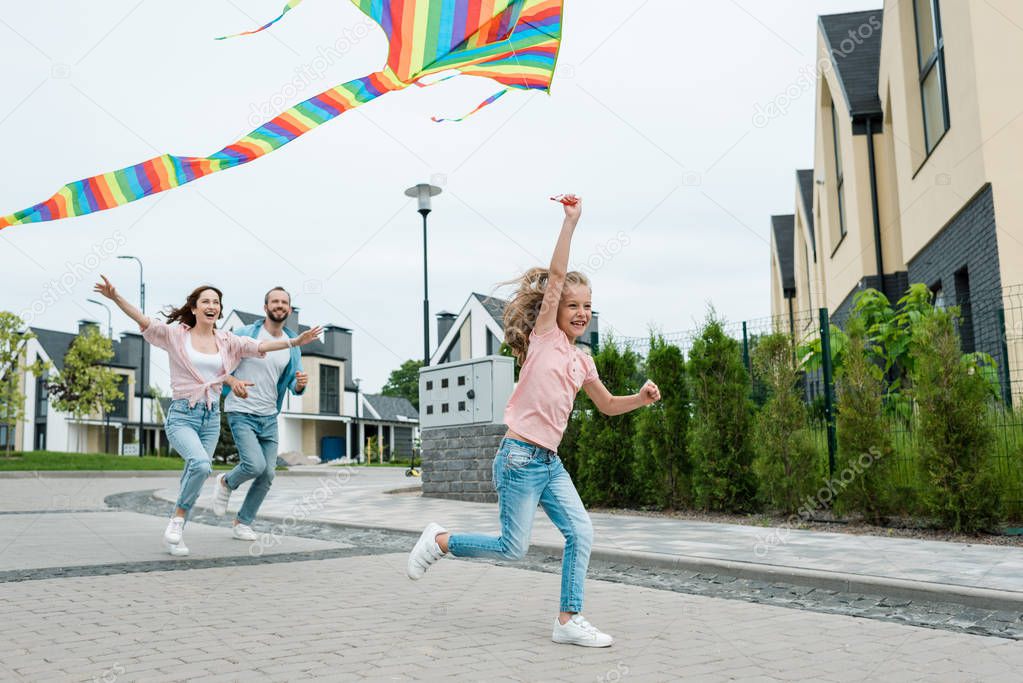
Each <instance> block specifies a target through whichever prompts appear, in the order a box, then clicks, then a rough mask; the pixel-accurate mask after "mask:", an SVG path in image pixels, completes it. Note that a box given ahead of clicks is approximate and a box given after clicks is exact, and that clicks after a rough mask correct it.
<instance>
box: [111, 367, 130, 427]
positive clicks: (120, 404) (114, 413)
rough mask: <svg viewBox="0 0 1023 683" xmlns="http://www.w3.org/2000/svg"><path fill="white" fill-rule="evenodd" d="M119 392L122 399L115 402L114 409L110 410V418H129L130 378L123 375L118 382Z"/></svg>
mask: <svg viewBox="0 0 1023 683" xmlns="http://www.w3.org/2000/svg"><path fill="white" fill-rule="evenodd" d="M117 390H118V391H119V392H121V398H119V399H117V400H116V401H114V407H113V408H111V409H110V417H123V418H125V419H127V418H128V376H127V375H121V379H120V380H119V381H118V382H117Z"/></svg>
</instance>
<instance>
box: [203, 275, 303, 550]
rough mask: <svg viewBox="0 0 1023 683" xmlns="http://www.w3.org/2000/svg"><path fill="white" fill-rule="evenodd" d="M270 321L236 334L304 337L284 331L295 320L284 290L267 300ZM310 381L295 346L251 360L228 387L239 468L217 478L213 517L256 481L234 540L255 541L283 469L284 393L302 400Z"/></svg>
mask: <svg viewBox="0 0 1023 683" xmlns="http://www.w3.org/2000/svg"><path fill="white" fill-rule="evenodd" d="M263 310H264V311H265V312H266V318H264V319H263V320H257V321H256V322H254V323H253V324H251V325H247V326H245V327H242V328H240V329H237V330H235V331H234V333H235V334H236V335H238V336H240V337H252V338H254V339H257V340H263V339H281V338H282V337H284V336H287V337H288V338H291V339H294V338H295V337H297V336H298V335H297V334H296V333H295V332H294V331H292V330H289V329H288V328H287V327H285V326H284V321H286V320H287V319H288V316H289V315H291V310H292V309H291V295H290V294H288V292H287V291H286V290H285V289H284V288H283V287H274V288H273V289H271V290H270V291H269V292H267V293H266V296H264V297H263ZM308 382H309V377H308V375H306V373H304V372H302V354H301V352H300V351H299V350H298V347H296V346H293V347H291V348H288V349H284V350H282V351H272V352H270V353H268V354H266V357H265V358H246V359H244V360H243V361H242V363H241V365H239V366H238V369H237V370H236V371H235V372H234V376H233V377H231V378H229V380H228V382H226V383H225V386H224V395H225V396H227V398H226V400H225V401H224V412H226V413H227V423H228V424H229V425H230V426H231V434H232V435H233V436H234V443H235V445H236V446H237V447H238V459H239V462H238V465H237V466H236V467H235V468H234V469H233V470H231V471H230V472H228V473H227V474H220V475H218V476H217V480H216V484H215V487H214V488H215V493H214V496H213V513H214V514H216V515H223V514H225V513H226V512H227V503H228V500H229V499H230V497H231V492H232V491H234V490H235V489H237V488H238V487H239V486H241V485H242V484H243V483H244V482H246V481H248V480H250V479H252V480H253V482H252V486H251V487H250V488H249V492H248V494H247V495H246V496H245V502H244V503H242V507H241V509H240V510H239V511H238V516H237V517H236V518H235V520H234V537H235V538H237V539H240V540H243V541H255V540H256V539H257V536H256V533H255V532H254V531H253V530H252V526H251V525H252V520H253V519H255V517H256V513H257V512H258V511H259V506H260V505H262V504H263V499H264V498H266V493H267V491H269V490H270V485H271V484H272V483H273V480H274V470H275V468H276V467H277V445H278V438H277V415H278V413H280V412H281V405H282V404H283V403H284V393H285V392H286V391H288V390H290V391H291V393H293V394H296V395H300V394H302V392H304V391H305V388H306V384H308Z"/></svg>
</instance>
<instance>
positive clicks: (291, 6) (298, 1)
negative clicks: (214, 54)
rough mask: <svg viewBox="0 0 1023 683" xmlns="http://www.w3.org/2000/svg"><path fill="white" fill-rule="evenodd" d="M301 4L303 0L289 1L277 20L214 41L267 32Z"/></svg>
mask: <svg viewBox="0 0 1023 683" xmlns="http://www.w3.org/2000/svg"><path fill="white" fill-rule="evenodd" d="M300 4H302V0H288V4H287V5H285V6H284V10H283V11H282V12H281V13H280V15H278V16H277V18H276V19H273V20H271V21H270V22H268V23H266V24H263V25H262V26H260V27H259V28H256V29H253V30H251V31H243V32H241V33H235V34H232V35H229V36H220V37H219V38H214V40H227V39H228V38H237V37H239V36H251V35H253V34H255V33H259V32H260V31H265V30H266V29H268V28H270V27H271V26H273V25H274V24H276V23H277V22H278V21H280V20H281V19H283V18H284V15H285V14H287V13H288V12H290V11H291V10H293V9H295V8H296V7H298V6H299V5H300Z"/></svg>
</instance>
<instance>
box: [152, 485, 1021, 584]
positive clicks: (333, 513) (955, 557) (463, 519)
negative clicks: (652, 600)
mask: <svg viewBox="0 0 1023 683" xmlns="http://www.w3.org/2000/svg"><path fill="white" fill-rule="evenodd" d="M414 483H415V482H414V480H410V479H408V478H406V477H405V476H404V472H403V470H400V469H395V470H389V469H378V468H372V469H368V468H358V467H355V468H343V469H338V468H333V469H328V468H324V469H323V474H322V476H320V477H308V476H304V477H279V478H278V479H277V481H275V483H274V486H273V488H272V489H271V491H270V494H269V495H268V496H267V499H266V502H265V503H264V505H263V508H262V513H263V514H264V515H265V516H268V517H274V518H278V519H283V518H288V519H300V520H303V521H323V522H331V523H338V524H354V525H365V526H377V527H381V528H388V529H397V530H404V531H420V530H421V529H422V528H423V526H425V524H426V522H428V521H431V520H435V521H438V522H441V523H442V524H444V525H445V526H446V527H447V528H448V529H451V530H463V531H469V530H471V531H478V532H482V533H493V534H495V535H496V534H497V533H498V532H499V524H498V519H497V508H496V506H495V505H492V504H484V503H466V502H461V501H450V500H441V499H435V498H423V497H421V496H419V495H416V494H388V495H385V494H384V493H383V492H384V491H387V490H394V489H399V488H402V487H408V486H410V485H411V484H414ZM211 490H212V489H210V487H207V489H206V490H205V491H204V493H203V496H202V497H200V499H199V505H201V506H208V505H209V501H210V495H211ZM156 495H157V496H158V497H160V498H163V499H165V500H173V498H174V496H175V495H176V489H174V488H168V489H164V490H160V491H158V492H157V494H156ZM243 498H244V489H242V490H239V491H238V492H237V493H235V495H234V496H233V497H232V499H231V509H232V510H234V509H237V506H239V505H240V504H241V501H242V500H243ZM591 517H592V519H593V525H594V532H595V533H594V537H595V539H594V550H595V551H598V552H599V551H602V550H603V551H608V552H610V553H618V554H624V555H626V556H627V555H628V554H629V553H647V554H651V555H657V556H661V557H664V558H669V559H670V558H678V559H680V560H687V561H698V560H714V561H721V562H733V563H743V564H744V565H746V566H749V567H760V568H763V569H765V570H767V571H777V572H779V574H780V575H781V576H784V574H785V571H786V570H792V571H795V570H811V571H815V572H820V573H823V574H827V573H841V574H845V575H854V576H858V577H864V578H865V579H881V580H887V579H891V580H896V581H904V582H912V583H914V584H916V585H918V586H919V587H921V588H923V589H927V590H934V591H937V592H941V591H943V590H955V589H958V588H965V589H971V588H979V589H987V590H991V591H999V592H1002V593H1004V595H1005V596H1006V598H1007V599H1009V598H1011V599H1012V600H1014V601H1023V548H1021V547H1018V546H1016V547H1014V546H993V545H983V544H965V543H946V542H941V541H927V540H916V539H906V538H884V537H880V536H865V535H862V536H860V535H851V534H837V533H826V532H820V531H806V530H798V529H778V528H766V527H753V526H743V525H736V524H716V523H709V522H694V521H686V520H673V519H664V518H652V517H641V516H628V515H617V514H615V515H610V514H599V513H595V514H592V515H591ZM533 542H534V543H541V544H546V545H548V546H552V547H557V546H560V545H561V544H562V543H563V540H562V537H561V534H560V533H559V532H558V530H557V529H556V528H555V527H554V525H552V524H551V523H550V521H549V520H548V519H547V518H546V516H545V515H544V514H543V513H542V512H538V514H537V516H536V522H535V525H534V528H533Z"/></svg>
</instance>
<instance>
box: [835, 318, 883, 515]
mask: <svg viewBox="0 0 1023 683" xmlns="http://www.w3.org/2000/svg"><path fill="white" fill-rule="evenodd" d="M846 332H847V335H848V347H847V350H846V357H845V367H844V368H843V372H842V374H841V375H840V376H839V377H838V378H837V380H836V381H835V390H836V394H837V401H838V416H837V420H836V428H837V432H838V454H837V458H836V465H837V476H836V479H835V481H836V492H837V495H836V497H835V504H834V507H835V511H836V512H838V513H840V514H844V513H846V512H859V513H861V514H862V515H863V517H864V518H866V519H869V520H870V521H872V522H874V523H880V522H882V521H883V520H884V518H885V517H886V516H887V515H889V514H891V508H892V502H893V501H892V497H891V496H892V493H893V488H892V487H893V484H894V482H893V481H892V477H891V471H892V465H893V464H894V449H893V448H892V443H891V438H890V436H889V434H888V431H887V430H888V426H887V425H886V423H885V417H884V412H883V406H882V403H883V396H884V383H883V374H884V371H883V370H882V369H881V368H880V367H879V366H878V365H877V364H876V363H875V362H873V361H872V360H871V358H872V355H871V352H870V350H869V349H868V348H867V339H866V326H865V323H864V321H863V318H862V317H860V316H859V315H854V316H853V317H852V318H850V319H849V322H848V326H847V330H846ZM847 474H848V475H849V478H848V479H847V478H846V475H847Z"/></svg>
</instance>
